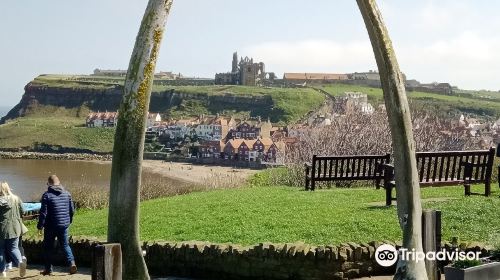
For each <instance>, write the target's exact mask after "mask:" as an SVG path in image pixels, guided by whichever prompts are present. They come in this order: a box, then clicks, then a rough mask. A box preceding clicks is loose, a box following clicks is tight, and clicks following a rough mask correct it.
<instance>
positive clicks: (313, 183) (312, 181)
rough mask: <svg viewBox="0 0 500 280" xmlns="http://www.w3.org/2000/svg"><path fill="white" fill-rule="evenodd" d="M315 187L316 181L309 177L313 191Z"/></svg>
mask: <svg viewBox="0 0 500 280" xmlns="http://www.w3.org/2000/svg"><path fill="white" fill-rule="evenodd" d="M315 188H316V181H314V179H311V191H314V189H315Z"/></svg>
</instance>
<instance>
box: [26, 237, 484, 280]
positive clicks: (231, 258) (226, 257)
mask: <svg viewBox="0 0 500 280" xmlns="http://www.w3.org/2000/svg"><path fill="white" fill-rule="evenodd" d="M96 242H97V241H91V240H88V239H85V240H72V241H71V247H72V249H73V253H74V255H75V258H76V260H77V264H78V265H80V266H87V267H88V266H90V264H91V251H92V246H93V244H95V243H96ZM23 244H24V248H25V251H26V256H27V258H28V260H29V262H30V263H32V264H41V263H42V258H41V256H42V242H41V241H40V240H35V239H30V240H25V241H24V242H23ZM381 244H392V245H395V246H396V247H399V246H398V244H395V243H394V242H390V241H383V242H369V243H361V244H358V243H352V242H349V243H346V244H341V245H339V246H330V245H327V246H310V245H307V244H304V243H293V244H290V243H287V244H271V243H261V244H258V245H254V246H239V245H232V244H211V243H207V242H196V241H193V242H161V243H145V244H144V247H143V249H144V250H145V251H146V257H145V259H146V263H147V265H148V268H149V271H150V273H151V274H152V275H155V276H180V277H198V278H204V279H310V280H320V279H342V280H343V279H352V278H358V277H364V276H375V275H390V274H391V273H393V272H394V269H395V267H390V268H383V267H381V266H379V265H378V264H376V262H375V260H374V253H375V250H376V248H377V247H378V246H379V245H381ZM444 247H445V248H447V249H450V248H451V245H450V244H444ZM464 248H465V250H466V251H480V252H482V253H483V254H487V250H486V249H484V247H482V246H481V245H479V244H472V245H470V246H468V247H464ZM55 261H56V263H57V264H59V265H65V264H64V262H63V259H62V256H61V254H60V253H59V255H57V256H56V258H55Z"/></svg>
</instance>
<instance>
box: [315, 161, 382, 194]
mask: <svg viewBox="0 0 500 280" xmlns="http://www.w3.org/2000/svg"><path fill="white" fill-rule="evenodd" d="M390 160H391V155H390V154H386V155H362V156H317V155H313V158H312V162H311V163H306V183H305V188H306V190H311V191H314V189H315V188H316V182H324V181H358V180H375V181H376V185H377V188H379V187H380V184H379V183H380V182H381V181H382V179H383V174H382V171H383V169H382V164H386V163H389V162H390Z"/></svg>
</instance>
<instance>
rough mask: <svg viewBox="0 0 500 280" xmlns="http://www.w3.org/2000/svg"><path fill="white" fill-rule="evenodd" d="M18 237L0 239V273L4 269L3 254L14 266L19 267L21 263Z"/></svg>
mask: <svg viewBox="0 0 500 280" xmlns="http://www.w3.org/2000/svg"><path fill="white" fill-rule="evenodd" d="M18 244H19V237H16V238H11V239H0V272H1V271H3V270H4V269H5V254H8V255H9V257H10V259H11V260H12V264H13V265H14V266H19V264H20V263H21V262H22V257H21V252H20V251H19V247H18Z"/></svg>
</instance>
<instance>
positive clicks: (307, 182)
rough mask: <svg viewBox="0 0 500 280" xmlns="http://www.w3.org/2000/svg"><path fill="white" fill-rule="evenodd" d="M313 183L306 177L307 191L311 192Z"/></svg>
mask: <svg viewBox="0 0 500 280" xmlns="http://www.w3.org/2000/svg"><path fill="white" fill-rule="evenodd" d="M310 183H311V181H310V180H309V179H308V178H307V177H306V191H308V190H309V184H310Z"/></svg>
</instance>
